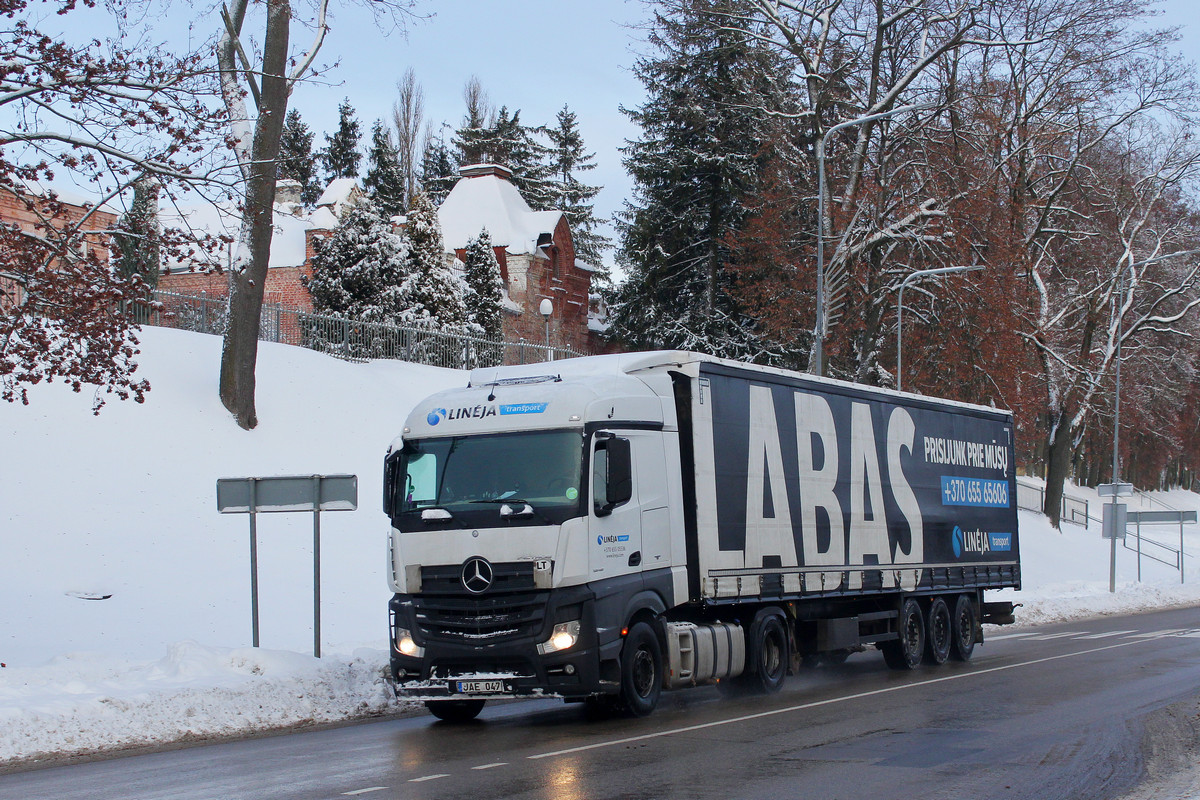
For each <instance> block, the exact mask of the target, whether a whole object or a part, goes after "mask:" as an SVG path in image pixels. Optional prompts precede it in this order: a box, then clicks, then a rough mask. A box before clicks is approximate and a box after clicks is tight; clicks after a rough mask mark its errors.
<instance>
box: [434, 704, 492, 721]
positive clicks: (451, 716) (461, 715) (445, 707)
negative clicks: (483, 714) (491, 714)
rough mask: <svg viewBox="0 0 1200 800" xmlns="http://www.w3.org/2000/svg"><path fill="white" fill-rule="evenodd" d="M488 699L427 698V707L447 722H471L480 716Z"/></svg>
mask: <svg viewBox="0 0 1200 800" xmlns="http://www.w3.org/2000/svg"><path fill="white" fill-rule="evenodd" d="M486 702H487V701H486V700H426V701H425V707H426V708H428V709H429V713H430V714H433V715H434V716H435V717H437V718H438V719H440V720H444V721H445V722H454V723H460V722H470V721H471V720H473V719H475V718H476V717H478V716H479V712H480V711H482V710H483V704H484V703H486Z"/></svg>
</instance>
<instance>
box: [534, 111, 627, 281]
mask: <svg viewBox="0 0 1200 800" xmlns="http://www.w3.org/2000/svg"><path fill="white" fill-rule="evenodd" d="M557 119H558V127H555V128H548V129H547V130H546V135H547V136H549V137H550V142H551V145H552V147H551V149H550V153H549V155H550V167H551V170H552V172H553V175H554V180H555V182H556V184H557V185H556V186H555V199H554V206H553V207H554V208H557V209H558V210H560V211H562V212H563V213H564V214H566V216H567V222H568V224H570V226H571V237H572V240H573V241H574V243H575V255H576V256H577V257H578V259H579V260H581V261H584V262H586V263H587V264H588V265H590V266H593V267H599V266H600V264H601V261H602V260H603V256H604V251H605V250H607V249H608V248H609V247H611V246H612V241H611V240H610V239H609V238H608V237H607V236H604V235H602V234H600V233H598V232H597V231H596V228H597V227H598V226H599V220H597V219H596V214H595V211H594V208H595V206H594V205H593V204H592V202H591V200H592V198H594V197H595V196H596V195H597V194H598V193H599V192H600V190H601V189H602V188H604V187H602V186H588V185H587V184H585V183H583V182H581V181H580V180H579V179H578V178H576V177H575V173H576V172H586V171H588V170H593V169H595V168H596V163H595V161H594V159H595V157H596V154H595V153H588V152H585V148H584V146H583V135H582V134H581V133H580V132H579V125H578V123H577V122H576V120H575V114H574V112H572V111H571V110H570V109H569V108H567V106H565V105H564V106H563V107H562V110H561V111H559V112H558V117H557Z"/></svg>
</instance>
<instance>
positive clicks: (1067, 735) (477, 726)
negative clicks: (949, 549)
mask: <svg viewBox="0 0 1200 800" xmlns="http://www.w3.org/2000/svg"><path fill="white" fill-rule="evenodd" d="M1198 702H1200V609H1194V608H1193V609H1183V610H1175V611H1167V612H1157V613H1153V614H1146V615H1141V616H1134V617H1113V618H1108V619H1104V620H1091V621H1087V622H1082V623H1074V624H1068V625H1056V626H1051V627H1045V628H1040V629H1036V630H1024V631H1020V632H1014V633H1004V632H998V633H997V634H996V635H995V636H992V637H991V638H990V639H989V641H988V642H987V643H986V644H984V645H983V646H980V647H977V648H976V651H975V658H974V659H973V660H972V661H971V662H970V663H969V664H947V665H945V666H943V667H922V668H919V669H917V670H915V671H913V672H909V673H898V672H893V671H891V670H888V669H887V668H886V667H885V666H884V664H883V659H882V657H881V656H880V655H879V654H878V653H877V652H874V651H869V652H866V653H862V654H858V655H855V656H852V657H851V658H850V659H849V661H847V662H846V663H845V664H844V665H842V666H840V667H832V668H831V667H821V668H818V669H815V670H804V671H803V672H801V673H800V674H798V675H795V676H792V677H791V678H789V680H788V683H787V685H786V686H785V688H784V690H783V691H782V692H781V693H779V694H778V695H774V696H771V697H765V698H764V697H758V698H741V699H738V700H728V699H725V698H723V697H721V695H720V694H719V693H717V692H716V691H715V690H714V689H711V688H703V689H693V690H690V691H682V692H674V693H670V694H666V695H664V697H663V701H662V703H661V705H660V706H659V709H658V711H656V712H655V714H654V715H652V716H651V717H649V718H648V719H643V720H630V719H607V720H601V721H590V720H588V719H587V718H586V717H585V715H584V712H583V709H582V708H581V707H580V706H574V705H565V704H563V703H561V702H559V701H551V700H540V701H529V702H522V703H506V704H499V705H494V706H489V707H488V708H486V709H484V712H483V714H482V715H481V716H480V719H479V720H477V721H476V722H475V723H472V724H468V725H460V726H453V725H448V724H446V723H440V722H436V721H434V720H433V718H432V717H429V716H419V717H414V718H410V719H399V720H387V721H380V722H370V723H363V724H358V725H351V726H347V727H342V728H336V729H327V730H321V731H311V732H305V733H296V734H288V735H279V736H271V737H265V738H258V739H252V740H247V741H242V742H227V743H221V744H213V745H207V746H197V747H190V748H186V749H181V750H173V751H169V752H161V753H152V754H148V755H138V756H129V757H124V758H115V759H110V760H106V761H98V762H93V763H87V764H77V765H72V766H65V767H53V768H44V769H37V770H32V771H28V772H21V773H14V774H8V775H0V798H5V799H7V798H14V799H15V798H22V800H32V799H33V798H47V799H50V798H54V799H55V800H69V799H72V798H81V799H83V798H86V800H106V799H108V798H146V800H150V799H151V798H163V799H164V800H165V799H166V798H170V800H192V799H196V800H201V799H202V800H214V799H216V798H221V799H222V800H224V799H225V798H239V799H241V798H245V799H246V800H252V799H253V800H258V799H259V798H272V799H274V798H280V799H283V798H286V799H287V800H307V799H308V798H319V799H320V800H332V799H333V798H344V797H363V798H367V799H368V800H386V799H387V798H405V800H408V799H409V798H413V799H414V800H415V799H419V798H429V799H430V800H433V799H434V798H447V799H448V800H449V799H453V800H466V799H468V798H469V799H470V800H484V799H485V798H529V799H530V800H532V799H534V798H539V799H540V798H547V799H549V798H553V799H554V800H574V799H576V798H578V799H579V800H584V799H586V800H600V799H601V798H614V799H615V798H622V799H623V800H632V799H633V798H672V800H675V799H676V798H678V799H683V798H805V800H823V799H825V798H847V799H850V798H854V799H855V800H858V799H860V798H884V799H890V798H902V797H914V798H922V800H927V799H928V800H932V799H934V798H979V799H981V800H982V799H983V798H1003V799H1004V800H1015V799H1017V798H1030V799H1031V800H1032V799H1034V798H1036V800H1055V798H1087V799H1088V800H1103V799H1104V798H1119V797H1121V796H1123V795H1125V794H1127V793H1129V792H1130V791H1132V790H1134V789H1135V788H1136V787H1137V786H1138V785H1139V784H1142V783H1143V782H1144V781H1146V780H1148V779H1159V778H1161V777H1162V776H1163V775H1164V774H1168V773H1170V772H1171V771H1172V770H1176V769H1180V768H1186V767H1189V766H1190V767H1191V768H1193V769H1195V768H1196V764H1197V761H1196V758H1195V755H1196V752H1197V750H1196V748H1197V745H1198V742H1197V732H1198V731H1200V723H1198V722H1197V715H1198V711H1200V707H1198Z"/></svg>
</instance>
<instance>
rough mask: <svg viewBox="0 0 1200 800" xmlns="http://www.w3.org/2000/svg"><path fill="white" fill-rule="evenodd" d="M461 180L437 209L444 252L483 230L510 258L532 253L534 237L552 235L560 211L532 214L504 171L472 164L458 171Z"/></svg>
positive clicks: (495, 166)
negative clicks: (506, 251)
mask: <svg viewBox="0 0 1200 800" xmlns="http://www.w3.org/2000/svg"><path fill="white" fill-rule="evenodd" d="M460 171H461V173H462V174H463V177H462V178H460V179H459V181H458V183H456V184H454V188H453V189H451V190H450V194H449V195H447V196H446V199H445V201H443V202H442V204H441V206H439V207H438V222H440V223H441V225H442V239H443V241H444V243H445V247H446V249H447V250H462V249H464V248H466V246H467V242H469V241H470V240H471V239H474V238H475V237H477V236H479V232H480V231H482V230H483V229H484V228H487V231H488V233H489V234H490V235H491V237H492V243H493V244H495V245H497V246H503V247H504V248H505V249H506V250H508V252H509V253H512V254H513V255H523V254H526V253H536V252H538V249H537V241H538V237H539V236H541V235H542V234H545V233H549V234H552V233H554V228H555V226H557V225H558V220H559V219H560V218H561V217H562V212H561V211H534V210H533V209H531V208H530V207H529V204H528V203H526V202H525V198H523V197H521V193H520V192H518V191H517V187H516V186H514V185H513V184H512V183H511V182H510V181H509V180H508V179H507V177H505V175H506V174H511V173H508V170H506V169H504V168H503V167H499V166H497V165H492V164H476V165H473V166H469V167H463V168H462V170H460Z"/></svg>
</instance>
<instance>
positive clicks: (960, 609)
mask: <svg viewBox="0 0 1200 800" xmlns="http://www.w3.org/2000/svg"><path fill="white" fill-rule="evenodd" d="M976 625H977V623H976V621H975V604H974V603H972V602H971V598H970V597H969V596H967V595H965V594H960V595H959V596H958V599H957V600H956V601H954V617H953V624H952V632H951V637H950V657H951V658H953V659H954V660H955V661H970V660H971V653H972V652H974V651H975V627H976Z"/></svg>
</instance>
